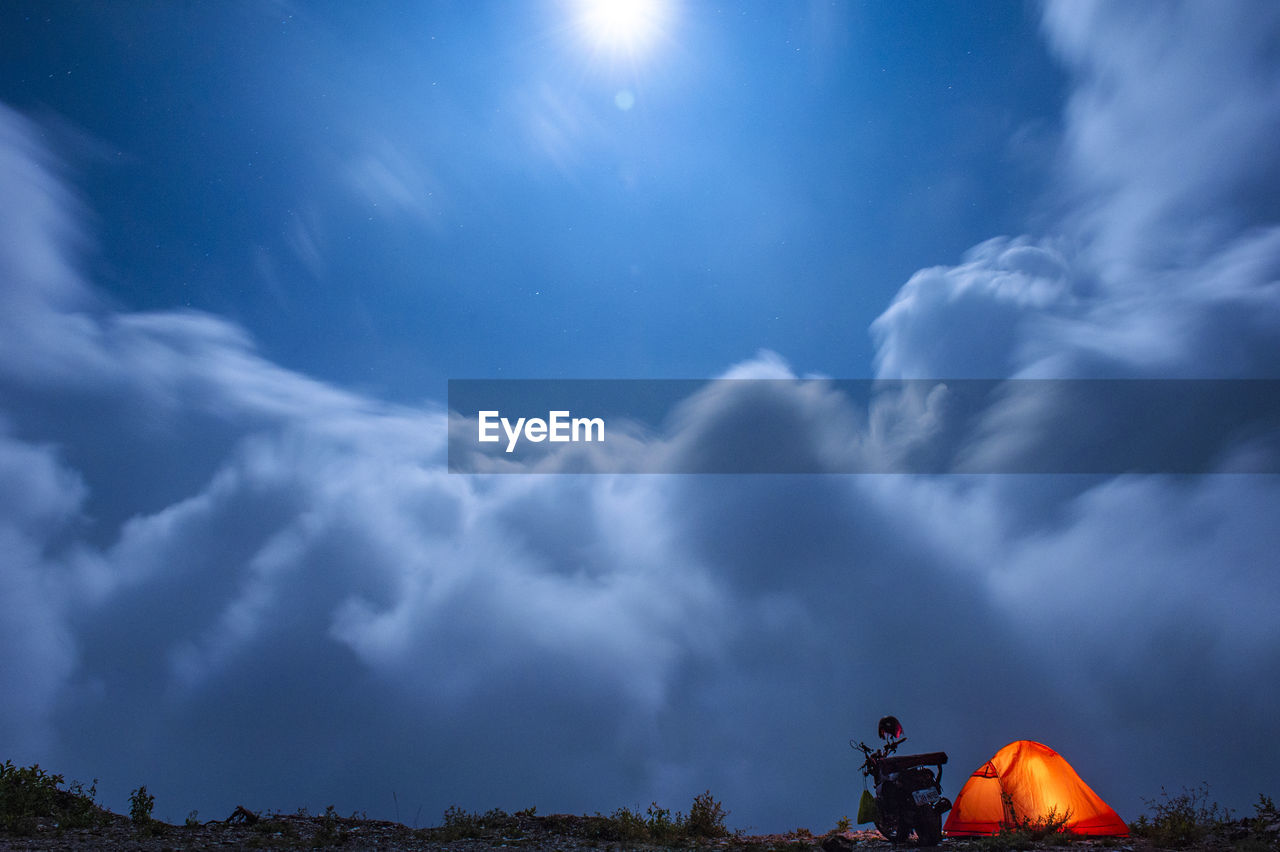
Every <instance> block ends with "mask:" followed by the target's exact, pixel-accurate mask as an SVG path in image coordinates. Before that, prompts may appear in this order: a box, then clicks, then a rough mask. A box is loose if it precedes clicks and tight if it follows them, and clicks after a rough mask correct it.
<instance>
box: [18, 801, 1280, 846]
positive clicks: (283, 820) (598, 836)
mask: <svg viewBox="0 0 1280 852" xmlns="http://www.w3.org/2000/svg"><path fill="white" fill-rule="evenodd" d="M613 828H614V826H612V825H611V824H610V823H609V821H608V820H604V819H603V818H599V817H576V816H563V815H552V816H533V815H520V816H518V817H511V818H509V819H508V820H507V821H506V823H505V824H503V825H501V826H497V827H495V826H477V825H474V824H471V825H468V824H453V825H449V824H446V825H445V826H442V827H438V828H423V829H412V828H409V827H407V826H404V825H401V824H399V823H394V822H386V821H382V820H371V819H357V818H341V817H338V816H336V815H334V814H333V813H329V814H326V815H323V816H311V815H306V814H291V815H282V814H268V815H261V816H259V815H256V814H250V813H249V812H247V811H244V812H241V811H237V814H236V815H234V816H233V818H231V819H228V820H220V821H212V822H207V823H201V824H198V825H183V826H176V825H167V824H164V823H159V822H153V823H151V825H150V826H149V827H148V828H147V829H144V830H139V829H138V828H137V827H136V826H134V825H133V823H131V822H130V820H129V819H128V818H126V817H123V816H120V815H117V814H112V813H108V812H103V820H102V824H101V825H99V826H96V827H94V828H82V829H62V828H60V827H58V826H57V825H54V824H52V823H38V824H36V825H34V826H31V827H30V830H29V831H28V832H26V833H24V834H21V835H18V834H6V833H0V850H2V851H4V852H7V850H54V849H57V850H63V849H71V850H106V852H124V850H146V852H169V850H174V852H176V851H177V850H188V849H190V850H197V849H198V850H213V849H216V850H238V849H267V850H276V849H279V850H285V849H290V850H293V849H328V848H335V849H350V850H364V849H376V850H388V852H401V850H404V852H407V850H432V851H433V852H493V851H494V850H500V849H509V850H511V852H627V850H637V852H649V850H658V849H664V848H681V849H691V848H692V849H702V850H706V852H880V850H884V852H888V850H890V849H891V848H892V847H891V846H890V844H889V843H887V842H886V841H884V840H883V839H881V838H880V836H879V835H878V834H876V833H875V832H874V831H846V832H841V833H837V832H830V833H828V834H826V835H822V836H816V835H813V834H810V833H809V832H807V831H803V830H797V831H796V832H792V833H790V834H785V835H752V836H746V835H733V836H730V837H724V838H714V839H699V840H697V841H682V842H680V843H678V844H674V845H673V846H665V845H662V844H655V843H652V842H640V841H634V840H630V841H629V840H625V839H619V838H617V837H610V836H608V835H609V834H610V832H611V830H612V829H613ZM1033 845H1034V846H1041V847H1043V846H1045V845H1046V844H1044V842H1043V841H1042V842H1040V843H1037V844H1028V845H1026V846H1023V845H1021V844H1015V845H1013V846H1009V845H1003V846H1002V845H1000V844H996V843H992V842H991V841H965V840H950V839H948V840H944V841H943V844H942V848H943V849H944V850H946V849H950V850H954V852H1010V850H1012V849H1014V848H1031V846H1033ZM1058 848H1070V849H1076V850H1082V852H1085V850H1096V852H1103V850H1115V852H1147V850H1153V849H1155V848H1156V847H1154V846H1152V845H1151V844H1150V843H1148V842H1146V841H1142V840H1138V839H1130V838H1122V839H1100V840H1077V841H1075V842H1073V843H1072V844H1071V845H1070V847H1058ZM1196 848H1197V849H1200V850H1228V849H1234V850H1243V852H1266V850H1269V849H1277V848H1280V846H1277V843H1276V837H1275V836H1272V837H1270V838H1263V839H1261V840H1258V839H1257V838H1254V837H1251V838H1250V839H1249V840H1248V841H1246V842H1245V844H1244V845H1242V844H1241V840H1240V838H1230V837H1214V838H1210V839H1209V840H1208V841H1206V842H1205V843H1203V844H1201V845H1199V846H1198V847H1196Z"/></svg>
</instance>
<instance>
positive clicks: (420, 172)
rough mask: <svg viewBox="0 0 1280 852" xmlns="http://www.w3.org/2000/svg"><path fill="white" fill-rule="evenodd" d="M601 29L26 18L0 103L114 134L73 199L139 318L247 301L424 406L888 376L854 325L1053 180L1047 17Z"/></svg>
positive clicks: (168, 11) (236, 16)
mask: <svg viewBox="0 0 1280 852" xmlns="http://www.w3.org/2000/svg"><path fill="white" fill-rule="evenodd" d="M77 5H78V6H80V7H83V6H84V4H77ZM580 14H581V13H580V11H579V9H578V8H577V7H576V6H575V4H574V3H573V2H558V0H557V1H556V2H551V1H550V0H548V2H538V3H520V4H511V3H505V4H464V5H458V4H447V3H443V4H432V3H415V4H399V5H396V6H393V7H389V8H386V9H383V10H382V11H380V12H376V13H371V12H369V11H367V10H358V11H357V10H355V9H352V8H349V7H348V6H346V5H344V4H307V5H306V6H305V7H302V8H297V9H292V8H290V7H289V6H288V5H287V4H283V5H278V6H277V5H275V4H271V5H264V4H242V5H237V4H233V5H232V6H231V7H225V8H224V7H216V6H208V5H200V4H197V5H194V6H185V7H164V6H154V5H152V6H138V7H131V8H130V9H127V10H121V9H119V8H118V7H116V6H114V5H112V4H102V5H99V6H97V8H96V11H95V10H94V4H89V8H77V7H75V6H68V7H66V8H63V9H61V10H58V9H55V10H53V11H48V12H46V13H45V14H29V15H23V14H20V13H16V12H10V13H9V18H10V20H11V21H12V23H11V24H10V25H9V28H11V30H12V31H13V32H14V33H15V35H17V36H18V39H17V43H18V44H20V45H21V46H22V51H21V54H20V55H19V56H12V57H11V58H10V61H8V62H7V63H6V67H5V77H4V80H5V86H4V95H5V97H6V100H7V102H8V103H10V105H11V106H13V107H15V108H18V109H24V110H29V111H36V112H37V113H39V112H40V111H44V110H50V111H53V112H55V113H56V114H57V116H58V117H59V119H60V120H62V121H64V122H66V123H67V124H68V125H69V126H70V127H73V128H75V130H74V131H72V130H68V132H74V133H75V134H76V135H77V137H78V138H80V139H81V140H82V143H83V144H84V145H85V146H87V147H90V148H91V149H92V151H91V152H88V153H86V152H82V153H83V154H84V155H83V156H80V157H78V158H77V159H76V162H75V168H76V170H77V172H78V173H79V176H80V180H78V181H77V186H78V189H79V190H80V191H81V192H83V193H84V196H85V198H86V200H87V202H88V203H89V204H90V205H91V207H92V209H93V210H94V211H95V213H96V214H97V216H98V217H99V220H100V227H99V228H97V229H95V233H94V238H95V243H96V251H95V252H94V257H93V259H92V260H93V264H94V269H95V272H97V273H98V275H99V277H100V280H102V281H103V282H104V286H105V289H107V291H108V292H109V293H110V294H111V295H113V296H115V297H117V298H118V299H120V300H121V302H122V303H123V304H125V305H127V306H129V307H131V308H134V309H146V308H168V307H175V306H185V307H191V308H194V309H197V310H207V311H212V312H215V313H218V314H220V315H223V316H228V317H230V318H233V319H234V320H236V321H237V322H239V323H240V324H242V325H243V326H244V327H245V328H246V329H247V330H248V331H249V332H250V333H252V334H253V336H254V338H255V340H256V341H257V342H258V344H259V345H260V346H261V347H262V348H263V350H264V351H265V352H267V353H269V354H270V355H272V357H273V358H275V359H277V360H279V361H280V362H281V363H283V364H285V365H287V366H290V367H295V368H298V369H304V370H306V371H308V372H309V373H311V374H313V375H317V376H320V377H323V378H326V379H330V380H333V381H336V382H339V383H344V384H354V385H358V386H360V387H363V388H368V389H370V390H371V391H375V392H377V393H378V394H379V395H382V396H391V397H393V398H396V399H402V400H413V401H416V400H421V399H424V398H439V396H440V393H441V382H442V380H443V379H444V378H447V377H457V376H469V377H495V376H548V377H561V376H565V377H569V376H589V377H596V376H634V377H650V376H668V377H695V378H696V377H703V376H708V375H712V374H714V373H716V372H718V371H719V370H721V369H723V368H724V366H725V365H726V364H728V363H732V362H733V361H735V360H738V359H741V358H744V357H750V356H751V355H752V354H754V352H755V351H756V350H757V349H758V348H761V347H765V348H772V349H776V350H778V351H786V352H787V353H788V357H790V358H792V359H794V361H795V362H796V363H797V365H798V366H799V367H800V368H801V369H811V370H821V371H825V372H829V373H832V374H837V375H856V376H865V375H870V360H871V355H872V350H871V347H870V343H869V341H868V339H867V337H866V335H865V334H864V333H863V332H862V329H864V328H865V327H866V325H867V324H868V323H869V322H870V320H871V319H873V318H874V317H875V316H876V315H877V314H879V312H880V311H881V310H882V309H883V306H884V305H885V304H886V302H887V301H888V300H889V299H890V298H891V297H892V295H893V293H894V292H896V290H897V289H898V287H899V286H900V285H901V283H902V281H903V280H905V279H906V278H907V277H908V276H909V275H910V274H911V273H912V272H913V271H915V270H916V269H918V268H920V267H921V266H922V265H931V264H933V263H940V262H946V261H948V260H950V259H953V258H954V257H955V256H956V255H957V254H958V253H960V252H962V251H963V250H964V249H965V248H967V247H968V246H970V245H972V244H973V243H975V242H978V241H980V240H981V239H984V238H986V237H988V236H991V235H992V234H993V233H995V234H999V233H1006V232H1016V231H1020V230H1021V229H1022V228H1023V226H1024V223H1025V221H1026V220H1027V218H1028V216H1029V215H1030V214H1031V213H1032V212H1033V211H1034V207H1035V205H1034V201H1035V199H1036V198H1037V196H1038V195H1039V194H1040V193H1042V192H1043V191H1044V189H1045V182H1046V181H1045V177H1046V170H1045V169H1044V168H1043V165H1044V163H1043V160H1044V158H1045V157H1046V155H1047V154H1048V153H1049V152H1048V150H1047V149H1046V146H1045V144H1044V139H1045V137H1046V135H1047V134H1048V133H1050V132H1051V130H1052V128H1053V127H1054V125H1055V124H1056V122H1057V113H1058V109H1057V107H1058V106H1059V105H1060V102H1061V98H1062V89H1061V86H1062V81H1061V76H1062V75H1061V73H1060V71H1059V70H1058V69H1057V67H1056V66H1055V65H1054V63H1053V62H1052V61H1051V60H1050V58H1049V57H1047V56H1046V55H1045V53H1044V51H1043V50H1042V49H1041V47H1040V45H1039V44H1038V36H1037V28H1038V24H1037V21H1036V16H1035V14H1034V10H1030V9H1026V8H1024V7H1022V6H1019V5H1015V4H1008V5H997V6H993V7H990V8H987V7H970V6H967V5H962V4H956V5H954V6H944V7H941V8H933V7H932V4H916V5H912V4H884V5H868V6H850V5H846V4H832V5H825V4H816V5H814V6H812V7H810V6H808V5H805V4H799V3H797V4H792V5H783V6H781V7H778V6H777V5H776V4H767V3H757V4H735V5H732V6H715V5H712V4H670V9H669V11H668V14H667V15H666V16H665V17H664V19H663V21H662V22H661V28H662V31H661V33H660V34H659V35H658V37H657V38H655V40H654V43H653V44H650V45H648V46H647V47H646V48H645V49H640V50H636V51H634V52H631V51H627V50H625V49H615V48H614V47H613V46H610V45H604V46H601V45H599V44H596V43H594V42H593V41H592V40H591V39H590V37H589V35H586V34H584V33H582V32H581V31H580V30H579V28H578V27H577V26H576V25H575V16H578V15H580ZM621 91H626V92H630V93H632V95H633V97H634V105H633V106H632V107H631V108H630V109H628V110H622V109H620V108H619V107H618V106H617V102H616V96H617V94H618V93H619V92H621ZM88 140H92V141H91V142H90V141H88ZM231 282H235V283H231ZM335 342H340V343H341V345H339V346H334V345H333V344H334V343H335Z"/></svg>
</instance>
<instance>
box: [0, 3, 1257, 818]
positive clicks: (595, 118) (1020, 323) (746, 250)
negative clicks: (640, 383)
mask: <svg viewBox="0 0 1280 852" xmlns="http://www.w3.org/2000/svg"><path fill="white" fill-rule="evenodd" d="M372 5H373V6H376V8H370V6H371V4H353V3H339V2H312V3H303V2H297V3H294V2H288V0H277V2H258V1H257V0H228V2H184V3H172V2H158V1H157V2H151V0H140V2H129V3H117V2H78V3H71V2H66V3H54V2H47V3H27V2H8V3H5V4H4V6H3V8H2V9H0V696H3V698H2V700H0V759H12V760H13V761H14V762H15V763H23V764H29V763H33V762H39V763H40V764H41V765H42V766H45V767H47V768H49V769H51V770H52V771H57V772H61V773H63V774H64V775H66V776H68V777H69V778H78V779H81V780H84V781H86V782H87V781H89V780H91V779H93V778H98V779H99V785H98V789H99V792H100V794H101V796H100V798H101V801H102V802H103V803H104V804H106V805H107V806H109V807H112V808H113V809H115V810H118V811H122V810H124V809H126V808H127V799H128V793H129V791H130V790H131V789H132V788H134V787H136V786H138V785H139V784H146V785H147V787H148V789H149V790H150V791H151V792H152V793H153V794H154V795H155V796H156V815H157V816H158V817H160V818H164V819H168V820H174V821H181V819H182V818H183V817H184V816H186V814H187V813H188V812H189V811H190V810H192V809H198V810H199V812H200V816H201V817H202V818H205V819H208V818H215V817H225V816H226V815H227V814H228V813H230V811H231V810H232V809H233V808H234V807H235V805H237V804H244V805H246V806H248V807H251V808H254V809H269V808H278V809H280V810H283V811H292V810H294V809H296V808H298V807H303V806H306V807H309V808H311V809H312V810H313V811H322V810H323V809H324V807H325V806H327V805H330V804H332V805H334V806H335V807H336V808H337V810H338V811H339V812H340V813H344V814H346V813H350V812H352V811H362V810H363V811H367V812H368V813H369V815H370V816H376V817H383V818H399V819H401V820H402V821H404V822H406V823H412V822H414V821H416V822H417V823H418V824H419V825H425V824H434V823H437V822H438V821H439V817H440V814H441V813H442V812H443V811H444V809H445V808H446V807H448V806H450V805H458V806H461V807H463V808H466V809H468V810H480V811H484V810H488V809H489V808H492V807H501V808H505V809H508V810H516V809H520V808H526V807H529V806H536V807H537V808H538V811H539V812H540V813H551V812H574V813H584V812H585V813H593V812H595V811H601V812H604V813H609V812H612V811H613V810H614V809H615V808H617V807H619V806H624V805H625V806H629V807H640V808H641V809H643V807H645V806H647V805H648V804H649V803H650V802H652V801H655V800H656V801H658V802H659V803H660V804H662V805H663V806H664V807H668V808H670V809H672V810H673V811H674V810H678V809H686V810H687V808H688V804H689V802H690V801H691V800H692V798H693V796H694V795H696V794H698V793H701V792H702V791H703V790H706V789H710V790H711V791H712V792H713V794H714V795H715V796H716V798H718V799H720V800H721V801H723V803H724V805H725V807H726V808H727V809H728V810H729V811H730V816H729V824H730V826H731V827H734V828H744V829H747V830H749V831H774V830H778V831H781V830H788V829H792V828H795V827H797V826H806V827H808V828H811V829H813V830H814V831H823V830H826V829H828V828H831V827H833V826H834V825H835V822H836V821H837V820H838V819H839V818H840V817H841V816H843V815H853V814H854V812H855V811H856V803H857V797H858V795H859V794H860V792H861V789H862V782H861V779H860V777H859V776H858V773H857V766H858V763H859V761H858V760H857V759H856V757H855V755H854V753H853V752H851V751H850V750H849V749H848V747H847V745H846V742H847V740H848V739H849V738H850V737H854V738H859V739H865V738H868V737H872V736H874V727H875V722H876V720H877V719H878V718H879V717H880V716H881V715H883V714H885V713H894V714H896V715H898V716H899V718H901V719H902V721H903V724H904V726H905V727H906V731H907V734H908V736H909V737H911V743H912V744H913V745H915V746H918V747H919V748H920V750H923V751H931V750H946V751H947V752H949V753H950V755H951V764H950V765H949V767H948V769H947V773H946V775H945V777H944V786H945V788H946V790H947V792H948V793H949V794H950V795H952V796H953V797H954V795H955V793H956V792H957V791H958V790H959V787H960V785H961V784H962V783H963V779H964V778H965V777H967V775H968V773H969V772H971V771H972V770H973V769H976V768H977V767H978V766H979V765H980V764H981V763H982V762H983V761H984V760H986V759H987V758H988V757H990V756H991V755H992V754H993V753H994V752H995V751H996V750H997V749H998V748H1000V747H1001V746H1003V745H1005V744H1006V743H1008V742H1010V741H1011V740H1015V739H1020V738H1027V739H1034V740H1039V741H1042V742H1044V743H1046V744H1047V745H1049V746H1051V747H1052V748H1055V749H1056V750H1058V751H1060V752H1061V753H1062V754H1063V755H1064V756H1065V757H1066V758H1067V759H1068V760H1069V761H1071V762H1072V763H1073V764H1074V765H1075V767H1076V768H1077V770H1079V771H1080V773H1081V775H1082V776H1083V777H1084V778H1085V780H1086V781H1087V782H1088V783H1090V785H1091V786H1093V788H1094V789H1095V790H1096V791H1097V792H1098V793H1099V794H1101V795H1102V797H1103V798H1105V799H1106V800H1107V801H1109V802H1110V803H1111V804H1112V805H1113V806H1115V807H1116V809H1117V810H1118V811H1119V812H1120V814H1121V816H1123V817H1124V818H1126V819H1128V820H1132V819H1135V818H1136V817H1137V815H1138V814H1139V813H1141V812H1142V811H1143V810H1144V804H1143V802H1144V800H1146V799H1152V798H1154V797H1156V796H1157V795H1158V794H1159V793H1160V790H1161V788H1162V787H1165V788H1168V789H1169V790H1171V791H1178V790H1181V789H1182V788H1183V787H1191V786H1194V785H1197V784H1199V783H1200V782H1202V781H1207V782H1208V784H1209V786H1210V791H1211V793H1212V795H1213V796H1214V797H1215V798H1217V799H1219V800H1220V801H1222V802H1223V803H1224V804H1227V805H1229V806H1231V807H1233V808H1236V809H1237V810H1240V811H1244V812H1248V811H1249V806H1250V805H1251V803H1252V802H1253V801H1254V800H1255V799H1256V797H1257V795H1258V793H1267V794H1270V795H1273V796H1274V795H1276V794H1277V793H1280V790H1277V789H1276V788H1275V787H1274V786H1273V785H1274V766H1275V764H1276V762H1277V760H1280V745H1278V743H1280V722H1277V718H1276V715H1275V712H1274V708H1275V706H1276V705H1277V702H1280V620H1278V619H1277V618H1276V613H1277V612H1280V575H1277V571H1276V567H1277V558H1276V554H1277V552H1280V481H1278V478H1277V477H1276V476H1274V475H1242V474H1238V473H1233V472H1232V471H1237V470H1239V469H1241V464H1240V460H1241V459H1244V458H1247V457H1248V455H1249V454H1250V453H1258V452H1263V451H1264V450H1261V449H1259V447H1258V446H1257V445H1255V444H1251V443H1250V437H1251V436H1249V435H1241V436H1237V437H1236V438H1235V439H1233V440H1230V441H1225V442H1224V444H1223V446H1222V447H1221V448H1220V451H1219V452H1218V453H1217V454H1216V456H1215V458H1217V459H1219V461H1218V463H1217V467H1216V468H1215V469H1216V470H1219V471H1221V472H1219V473H1214V474H1211V475H1203V476H1172V475H1135V474H1129V475H1120V476H1076V475H988V476H979V475H963V476H962V475H938V476H909V475H883V476H882V475H868V476H856V475H835V474H831V475H813V476H804V475H796V476H745V475H742V476H734V475H723V476H698V475H683V476H681V475H674V476H660V475H598V476H575V475H568V474H561V475H525V476H488V475H464V474H451V473H449V472H447V470H446V466H445V455H446V454H445V443H446V432H447V421H448V410H447V401H446V381H447V380H449V379H494V378H509V379H519V378H540V379H547V378H551V379H561V378H592V379H610V378H686V379H711V378H716V377H738V378H795V377H806V376H833V377H845V378H857V379H867V378H879V379H899V378H966V377H976V378H993V379H1004V378H1012V377H1019V378H1053V379H1081V378H1115V377H1125V378H1128V377H1133V378H1144V379H1165V378H1209V379H1217V378H1231V379H1241V378H1269V379H1275V378H1280V156H1278V155H1277V153H1276V152H1277V147H1276V140H1277V139H1280V53H1277V51H1276V48H1275V45H1276V44H1280V6H1277V4H1275V3H1274V2H1269V0H1258V2H1243V0H1241V2H1222V3H1213V4H1209V3H1202V2H1194V0H1187V2H1155V0H1151V2H1145V0H1144V2H1125V3H1101V2H1093V0H1057V2H1052V0H1051V2H1047V3H1044V4H1038V3H1037V4H1026V5H1024V4H1021V3H1012V2H989V3H960V2H956V3H937V2H923V0H919V2H900V0H894V2H888V1H887V0H885V2H822V1H820V0H811V2H800V0H794V1H793V0H788V1H787V2H774V0H758V2H752V1H751V0H744V2H733V3H722V4H717V3H712V2H695V0H685V2H682V1H681V0H614V2H608V0H520V2H516V1H515V0H511V2H488V0H470V1H469V2H443V1H442V2H431V1H430V0H421V2H417V3H382V4H372ZM780 404H781V405H784V406H785V405H791V404H797V405H802V404H804V403H803V400H801V399H800V398H799V397H797V398H795V399H786V400H783V401H782V402H781V403H780ZM725 414H726V411H725V409H724V407H723V405H722V404H721V403H719V402H717V400H716V399H715V398H708V399H705V400H702V401H701V402H700V404H698V405H695V406H691V407H690V408H689V409H688V410H687V411H686V412H685V419H684V421H683V422H682V425H681V428H682V429H684V430H686V432H687V433H697V432H698V430H700V429H703V428H706V429H710V428H711V427H712V425H714V424H715V423H716V422H718V420H717V418H723V417H724V416H725ZM1023 415H1025V412H1022V413H1020V412H1019V411H1017V410H1010V409H1009V407H1007V406H1006V407H1005V408H1003V409H1001V410H999V411H994V410H993V411H992V412H991V420H990V422H991V423H992V424H994V425H993V427H992V431H991V432H990V433H989V434H987V435H986V440H987V441H988V444H990V443H991V442H995V444H996V445H998V446H1005V445H1007V444H1008V443H1009V442H1013V443H1016V442H1017V440H1018V436H1019V435H1020V434H1022V433H1021V432H1020V431H1019V430H1020V429H1021V428H1022V427H1023V426H1025V423H1026V421H1024V420H1020V419H1019V418H1020V417H1021V416H1023ZM885 416H886V417H888V416H892V417H893V418H896V421H895V422H899V423H907V424H908V425H912V424H915V425H916V426H920V429H919V430H917V431H918V436H919V440H922V441H926V442H927V441H928V440H929V433H928V431H927V429H924V427H923V426H921V424H925V423H926V421H927V418H928V416H929V412H928V410H927V406H926V407H925V408H918V407H912V405H911V404H909V401H908V402H904V404H903V405H902V406H901V408H900V410H896V411H894V412H890V413H888V414H886V415H885ZM1082 416H1083V415H1082ZM867 428H868V429H869V430H870V429H872V425H868V426H867ZM1057 428H1060V429H1064V430H1070V429H1072V428H1073V423H1072V418H1071V417H1065V418H1062V419H1061V420H1060V421H1059V422H1058V423H1057ZM1178 428H1179V429H1180V430H1181V429H1184V428H1194V424H1190V425H1189V426H1186V425H1184V424H1182V423H1179V425H1178ZM846 437H847V436H843V435H842V434H840V433H838V432H837V430H836V427H835V424H832V423H829V422H826V421H823V420H821V418H816V419H812V418H811V419H810V420H809V421H808V422H807V426H806V429H805V431H803V433H800V434H798V435H797V436H796V441H797V442H798V443H799V444H800V446H799V448H798V450H797V451H798V452H803V451H805V450H806V448H809V449H814V451H815V452H817V448H821V447H823V446H826V445H827V444H828V443H829V442H831V441H843V440H845V438H846ZM872 437H874V436H872ZM1252 437H1256V436H1252ZM1153 440H1157V439H1154V438H1153ZM668 449H669V445H667V444H664V445H662V446H659V442H657V441H655V442H654V443H652V444H646V442H645V440H644V439H643V438H641V439H638V440H637V443H636V444H635V445H634V446H632V447H630V451H632V452H634V453H637V454H641V455H644V454H660V453H662V452H665V451H667V450H668ZM697 451H698V450H697V448H696V446H695V448H694V449H693V450H690V451H689V452H697ZM415 814H420V816H416V817H415Z"/></svg>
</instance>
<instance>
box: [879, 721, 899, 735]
mask: <svg viewBox="0 0 1280 852" xmlns="http://www.w3.org/2000/svg"><path fill="white" fill-rule="evenodd" d="M879 733H880V739H882V740H894V739H897V738H898V737H900V736H902V724H901V723H900V722H899V721H898V717H897V716H885V717H884V718H883V719H881V720H880V727H879Z"/></svg>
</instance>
